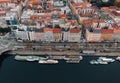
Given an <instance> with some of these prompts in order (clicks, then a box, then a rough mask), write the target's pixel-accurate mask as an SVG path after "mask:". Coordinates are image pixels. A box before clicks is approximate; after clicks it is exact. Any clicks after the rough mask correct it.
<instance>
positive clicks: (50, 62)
mask: <svg viewBox="0 0 120 83" xmlns="http://www.w3.org/2000/svg"><path fill="white" fill-rule="evenodd" d="M38 63H40V64H56V63H58V60H39V62H38Z"/></svg>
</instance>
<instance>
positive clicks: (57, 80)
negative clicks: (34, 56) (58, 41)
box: [0, 55, 120, 83]
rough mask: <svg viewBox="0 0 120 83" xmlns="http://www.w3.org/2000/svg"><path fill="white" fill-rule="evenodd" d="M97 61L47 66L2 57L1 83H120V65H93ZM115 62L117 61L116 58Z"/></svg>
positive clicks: (119, 63)
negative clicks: (91, 63)
mask: <svg viewBox="0 0 120 83" xmlns="http://www.w3.org/2000/svg"><path fill="white" fill-rule="evenodd" d="M95 58H97V57H90V56H86V57H84V59H83V61H81V62H80V63H79V64H67V63H65V61H60V62H59V64H52V65H45V64H44V65H43V64H38V63H37V62H20V61H15V60H14V56H8V55H2V57H1V59H0V83H119V82H120V62H117V61H116V62H114V63H111V64H108V65H90V64H89V61H90V60H92V59H95ZM113 58H115V57H113Z"/></svg>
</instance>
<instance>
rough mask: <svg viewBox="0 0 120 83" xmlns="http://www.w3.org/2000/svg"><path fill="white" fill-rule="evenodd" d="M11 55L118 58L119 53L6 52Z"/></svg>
mask: <svg viewBox="0 0 120 83" xmlns="http://www.w3.org/2000/svg"><path fill="white" fill-rule="evenodd" d="M8 54H11V55H52V56H61V55H65V56H67V55H68V56H77V55H81V56H120V52H96V53H80V52H79V51H31V50H14V51H10V52H8Z"/></svg>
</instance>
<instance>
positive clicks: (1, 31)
mask: <svg viewBox="0 0 120 83" xmlns="http://www.w3.org/2000/svg"><path fill="white" fill-rule="evenodd" d="M10 31H11V29H10V28H0V33H8V32H10Z"/></svg>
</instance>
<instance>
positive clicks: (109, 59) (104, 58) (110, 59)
mask: <svg viewBox="0 0 120 83" xmlns="http://www.w3.org/2000/svg"><path fill="white" fill-rule="evenodd" d="M98 59H100V60H102V61H104V62H114V61H115V59H113V58H107V57H99V58H98Z"/></svg>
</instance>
